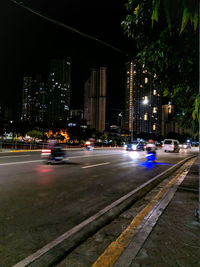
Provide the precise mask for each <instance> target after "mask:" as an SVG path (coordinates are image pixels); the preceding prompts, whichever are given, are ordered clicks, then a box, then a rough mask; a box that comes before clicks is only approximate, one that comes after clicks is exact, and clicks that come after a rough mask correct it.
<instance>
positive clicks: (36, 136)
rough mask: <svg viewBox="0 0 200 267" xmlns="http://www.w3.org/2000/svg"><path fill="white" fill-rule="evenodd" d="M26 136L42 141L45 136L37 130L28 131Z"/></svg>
mask: <svg viewBox="0 0 200 267" xmlns="http://www.w3.org/2000/svg"><path fill="white" fill-rule="evenodd" d="M26 134H27V135H28V136H30V137H32V138H34V139H41V138H42V136H43V135H42V132H40V131H37V130H32V131H28V132H27V133H26Z"/></svg>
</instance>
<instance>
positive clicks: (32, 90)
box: [21, 75, 47, 126]
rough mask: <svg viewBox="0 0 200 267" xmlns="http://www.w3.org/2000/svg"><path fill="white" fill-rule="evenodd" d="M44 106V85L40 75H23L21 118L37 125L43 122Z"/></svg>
mask: <svg viewBox="0 0 200 267" xmlns="http://www.w3.org/2000/svg"><path fill="white" fill-rule="evenodd" d="M46 108H47V106H46V87H45V83H44V82H42V78H41V75H32V76H27V77H24V79H23V94H22V116H21V120H22V121H23V122H29V124H31V125H33V126H35V125H39V124H40V123H43V122H44V119H45V114H46Z"/></svg>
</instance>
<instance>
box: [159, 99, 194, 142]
mask: <svg viewBox="0 0 200 267" xmlns="http://www.w3.org/2000/svg"><path fill="white" fill-rule="evenodd" d="M173 116H174V106H173V105H172V104H171V103H170V102H169V103H168V104H165V105H162V136H163V137H165V138H167V136H168V134H169V133H177V134H180V135H182V134H187V135H189V136H192V130H191V129H183V128H181V127H180V126H179V125H178V122H177V121H175V120H174V119H173Z"/></svg>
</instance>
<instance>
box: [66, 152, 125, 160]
mask: <svg viewBox="0 0 200 267" xmlns="http://www.w3.org/2000/svg"><path fill="white" fill-rule="evenodd" d="M110 155H121V153H118V154H116V153H109V154H101V155H99V154H97V155H95V154H93V155H84V156H73V157H67V158H68V159H76V158H90V157H101V156H110Z"/></svg>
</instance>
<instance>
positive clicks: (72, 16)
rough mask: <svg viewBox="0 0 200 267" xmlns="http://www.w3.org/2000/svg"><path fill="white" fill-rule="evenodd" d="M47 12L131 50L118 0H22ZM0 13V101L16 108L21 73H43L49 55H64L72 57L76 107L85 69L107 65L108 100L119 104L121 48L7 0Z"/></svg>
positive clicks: (51, 56) (130, 52) (121, 3)
mask: <svg viewBox="0 0 200 267" xmlns="http://www.w3.org/2000/svg"><path fill="white" fill-rule="evenodd" d="M23 3H24V4H25V5H28V6H30V7H32V8H34V9H37V10H38V11H40V12H42V13H43V14H46V15H48V16H49V17H51V18H53V19H56V20H58V21H60V22H63V23H65V24H67V25H69V26H71V27H73V28H76V29H77V30H79V31H81V32H83V33H86V34H89V35H92V36H93V37H96V38H98V39H100V40H102V41H104V42H107V43H109V44H111V45H112V46H115V47H117V48H119V49H121V50H124V51H125V52H127V53H128V54H129V55H130V54H132V55H135V53H136V50H135V47H134V41H132V40H128V38H127V37H126V36H125V35H124V33H123V29H122V27H121V21H122V20H123V19H125V7H124V3H125V1H123V0H118V1H116V0H101V1H91V0H86V1H81V0H66V1H63V0H59V1H49V0H24V1H23ZM0 5H1V16H0V32H1V42H0V62H1V63H0V64H1V75H0V86H1V96H0V103H1V104H3V105H4V107H11V108H12V110H13V111H14V112H15V110H16V109H17V106H19V105H20V101H21V93H22V78H23V76H25V75H29V74H31V73H42V74H43V75H44V77H45V75H46V73H47V70H48V61H49V59H50V58H56V57H67V58H70V59H71V62H72V107H76V108H78V107H80V106H81V105H82V103H83V101H82V100H83V99H82V97H79V98H77V97H76V96H77V93H79V95H80V96H82V95H83V85H84V81H85V80H86V78H87V76H88V70H89V69H90V68H91V67H95V66H107V67H108V75H109V80H108V97H109V100H110V101H111V102H110V103H111V105H112V106H113V107H116V108H123V106H122V101H121V98H122V97H123V96H124V90H123V89H124V78H123V76H122V73H123V71H124V63H125V62H126V61H127V60H128V57H127V56H126V55H125V54H121V53H119V52H116V51H114V50H112V49H110V48H108V47H105V46H103V45H101V44H98V43H97V42H95V41H92V40H89V39H88V38H85V37H82V36H80V35H78V34H76V33H74V32H70V31H68V30H66V29H64V28H61V27H59V26H57V25H55V24H53V23H51V22H49V21H46V20H45V19H43V18H41V17H38V16H37V15H35V14H32V13H30V12H29V11H27V10H25V9H24V8H22V7H20V6H17V5H16V4H14V3H12V2H11V1H9V0H1V4H0Z"/></svg>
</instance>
